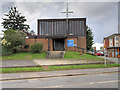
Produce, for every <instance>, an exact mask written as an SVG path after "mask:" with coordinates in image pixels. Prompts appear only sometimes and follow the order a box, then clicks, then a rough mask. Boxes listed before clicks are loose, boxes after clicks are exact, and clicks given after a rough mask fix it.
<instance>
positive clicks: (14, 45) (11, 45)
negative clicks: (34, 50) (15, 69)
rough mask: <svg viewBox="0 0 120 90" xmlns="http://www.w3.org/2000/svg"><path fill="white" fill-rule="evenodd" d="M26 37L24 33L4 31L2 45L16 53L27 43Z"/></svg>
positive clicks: (10, 30)
mask: <svg viewBox="0 0 120 90" xmlns="http://www.w3.org/2000/svg"><path fill="white" fill-rule="evenodd" d="M25 36H26V35H25V33H23V32H22V31H18V30H12V29H8V30H5V31H4V37H3V39H2V41H1V43H2V45H3V46H4V47H6V48H7V49H10V50H11V51H12V52H16V50H18V49H20V48H21V47H22V45H23V44H24V43H25Z"/></svg>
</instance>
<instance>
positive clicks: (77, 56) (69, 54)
mask: <svg viewBox="0 0 120 90" xmlns="http://www.w3.org/2000/svg"><path fill="white" fill-rule="evenodd" d="M64 58H75V59H97V60H103V59H102V58H99V57H97V56H92V55H89V54H80V53H78V52H71V51H67V52H65V56H64Z"/></svg>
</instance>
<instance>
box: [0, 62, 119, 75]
mask: <svg viewBox="0 0 120 90" xmlns="http://www.w3.org/2000/svg"><path fill="white" fill-rule="evenodd" d="M104 67H105V65H104V64H93V65H68V66H48V69H47V70H44V68H43V67H26V68H2V69H0V71H2V73H19V72H41V71H59V70H72V69H90V68H104ZM106 67H107V68H108V67H120V64H107V65H106Z"/></svg>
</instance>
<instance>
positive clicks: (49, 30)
mask: <svg viewBox="0 0 120 90" xmlns="http://www.w3.org/2000/svg"><path fill="white" fill-rule="evenodd" d="M66 25H67V24H66V19H38V35H39V36H45V37H50V38H51V39H50V42H52V41H53V40H54V39H56V38H58V37H59V39H60V38H61V39H64V40H65V42H64V43H65V50H68V51H73V50H75V47H68V46H67V40H74V42H75V43H74V44H75V45H76V46H77V47H80V48H84V49H86V18H69V19H68V31H67V26H66ZM55 37H56V38H55ZM52 44H53V43H52ZM52 44H50V50H53V45H52Z"/></svg>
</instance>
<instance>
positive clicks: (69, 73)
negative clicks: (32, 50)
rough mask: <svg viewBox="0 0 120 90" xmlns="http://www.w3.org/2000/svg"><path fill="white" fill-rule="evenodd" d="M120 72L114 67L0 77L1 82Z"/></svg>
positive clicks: (3, 75) (4, 75)
mask: <svg viewBox="0 0 120 90" xmlns="http://www.w3.org/2000/svg"><path fill="white" fill-rule="evenodd" d="M119 71H120V68H119V67H114V68H99V69H98V68H97V69H79V70H64V71H47V72H25V73H7V74H0V75H2V77H0V81H6V80H23V79H37V78H51V77H64V76H77V75H89V74H100V73H114V72H119Z"/></svg>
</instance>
